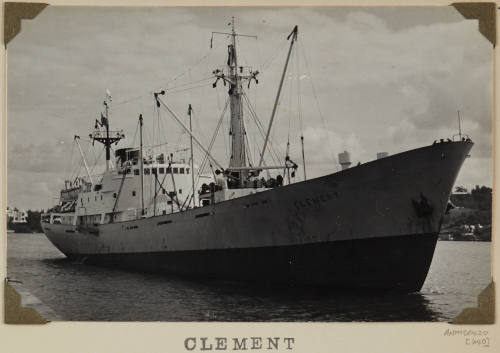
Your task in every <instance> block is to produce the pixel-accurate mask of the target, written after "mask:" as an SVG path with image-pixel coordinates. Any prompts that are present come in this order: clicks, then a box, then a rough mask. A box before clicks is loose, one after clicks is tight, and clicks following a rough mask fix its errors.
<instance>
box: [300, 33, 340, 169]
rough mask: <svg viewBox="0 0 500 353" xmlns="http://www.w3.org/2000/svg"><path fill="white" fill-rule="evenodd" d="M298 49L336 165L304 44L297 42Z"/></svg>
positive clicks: (334, 161)
mask: <svg viewBox="0 0 500 353" xmlns="http://www.w3.org/2000/svg"><path fill="white" fill-rule="evenodd" d="M299 48H301V49H302V56H303V57H304V62H305V64H306V70H307V75H308V77H309V82H310V83H311V88H312V92H313V96H314V99H315V100H316V106H317V108H318V113H319V116H320V118H321V122H322V123H323V128H324V129H325V131H326V133H327V135H328V143H329V144H330V148H329V150H330V154H331V157H332V161H333V163H336V159H335V155H334V152H333V144H332V141H331V138H330V134H328V129H327V128H326V122H325V118H324V116H323V113H322V112H321V107H320V105H319V101H318V96H317V95H316V89H315V88H314V84H313V80H312V76H311V71H310V70H309V64H308V61H307V56H306V53H305V48H304V44H303V43H302V41H299Z"/></svg>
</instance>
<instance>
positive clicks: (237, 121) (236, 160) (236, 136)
mask: <svg viewBox="0 0 500 353" xmlns="http://www.w3.org/2000/svg"><path fill="white" fill-rule="evenodd" d="M230 25H231V33H225V32H212V35H213V34H226V35H227V34H229V35H230V36H231V43H230V44H229V45H228V58H227V66H228V74H227V75H226V74H225V73H224V72H223V71H221V70H215V71H214V74H215V76H216V77H217V81H218V80H219V79H222V80H223V81H224V85H226V82H227V83H228V84H229V90H228V94H229V102H230V113H231V123H230V131H229V133H230V135H231V158H230V160H229V168H228V169H229V170H231V176H232V177H233V178H232V179H233V180H234V179H237V180H238V187H240V188H241V187H244V186H245V181H246V179H247V178H248V173H249V170H248V169H246V167H247V162H246V160H247V158H246V146H245V134H246V132H245V124H244V122H243V105H242V101H241V97H242V95H243V88H242V81H243V80H249V81H250V80H252V79H254V80H255V81H256V82H257V79H256V76H257V74H258V71H255V72H252V71H250V72H249V73H248V74H243V67H242V66H241V67H238V55H237V52H236V37H237V36H243V37H252V38H257V36H251V35H245V34H239V33H236V29H235V23H234V16H233V17H232V19H231V23H230ZM238 70H239V72H238ZM217 81H216V82H215V83H214V87H216V84H217Z"/></svg>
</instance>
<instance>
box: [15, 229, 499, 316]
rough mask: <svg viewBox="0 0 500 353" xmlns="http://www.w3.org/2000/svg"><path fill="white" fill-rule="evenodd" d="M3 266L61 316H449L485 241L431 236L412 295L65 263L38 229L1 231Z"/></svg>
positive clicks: (468, 295) (479, 284)
mask: <svg viewBox="0 0 500 353" xmlns="http://www.w3.org/2000/svg"><path fill="white" fill-rule="evenodd" d="M7 241H8V243H7V249H8V260H7V272H8V276H9V278H11V279H16V280H19V281H22V282H23V285H24V286H25V288H26V289H27V290H29V291H30V292H31V293H32V294H33V295H35V296H36V297H38V298H39V299H40V300H41V301H42V302H43V303H44V304H46V305H47V306H49V307H50V308H51V309H52V310H53V311H54V312H55V313H56V314H57V315H58V316H59V317H60V318H62V319H63V320H78V321H97V320H105V321H450V320H452V319H453V318H454V317H456V316H457V315H458V314H459V313H460V312H461V311H462V309H464V308H465V307H475V306H476V305H477V302H476V301H477V295H478V294H479V293H480V292H481V290H482V289H484V288H485V287H486V286H487V285H488V283H489V282H490V277H491V275H490V243H478V242H438V244H437V247H436V252H435V255H434V260H433V262H432V265H431V269H430V272H429V275H428V277H427V280H426V282H425V284H424V287H423V289H422V291H421V292H420V293H415V294H408V295H401V294H399V295H396V294H391V293H367V292H359V291H358V292H354V293H353V292H338V291H332V290H330V291H319V290H307V291H305V290H302V291H297V290H295V289H291V288H276V287H274V288H261V287H259V286H257V285H255V284H241V283H232V282H223V281H216V282H214V281H212V282H199V281H190V280H186V279H182V278H177V277H172V276H164V275H153V274H144V273H135V272H126V271H121V270H115V269H107V268H101V267H96V266H90V265H85V264H77V263H72V262H71V261H68V260H67V259H66V258H65V257H64V255H62V254H61V253H60V252H59V251H58V250H57V249H56V248H54V247H53V246H52V245H51V244H50V242H49V241H48V240H47V238H45V236H44V235H43V234H14V233H11V234H8V240H7Z"/></svg>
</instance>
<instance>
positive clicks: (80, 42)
mask: <svg viewBox="0 0 500 353" xmlns="http://www.w3.org/2000/svg"><path fill="white" fill-rule="evenodd" d="M233 15H234V16H235V17H236V20H237V30H238V31H239V32H241V33H244V34H251V35H253V34H255V35H257V36H258V37H259V39H258V40H255V39H252V38H246V37H240V38H238V42H237V46H238V49H239V56H240V63H242V65H248V66H251V67H252V68H253V69H256V70H260V71H261V73H260V74H259V84H258V85H255V84H253V83H252V86H251V88H250V90H249V91H248V96H249V98H250V100H251V102H252V104H253V105H254V108H255V110H256V111H257V114H258V115H259V118H260V120H261V123H262V125H263V126H264V127H265V128H267V125H268V121H269V117H270V113H271V110H272V106H273V104H274V99H275V96H276V88H277V84H278V82H279V79H280V75H281V72H282V69H283V64H284V60H285V55H286V52H287V50H288V45H289V42H288V41H286V36H287V35H288V34H289V33H290V31H291V30H292V28H293V26H294V25H295V24H297V25H299V42H298V45H297V47H296V48H297V50H298V53H299V55H298V56H293V57H292V63H291V65H290V71H289V77H294V78H296V77H300V85H301V93H302V95H301V104H300V105H299V104H298V102H297V100H296V98H294V92H296V91H297V88H298V87H297V83H296V81H295V80H286V83H285V87H284V88H283V92H282V99H281V102H280V105H279V109H278V115H277V116H276V120H275V122H274V126H273V127H274V128H273V131H272V136H273V140H275V141H279V143H280V148H281V152H280V153H281V154H284V150H285V148H286V146H285V144H286V141H287V139H288V137H289V138H290V141H291V144H292V146H291V154H292V159H294V160H295V161H300V160H301V154H300V134H301V132H303V133H304V136H305V148H306V160H307V161H308V166H309V167H310V168H311V169H310V172H309V173H308V177H313V176H319V175H322V174H325V173H328V172H332V171H334V170H336V168H338V163H337V160H336V159H337V154H338V153H339V152H341V151H343V150H348V151H350V152H351V156H352V158H353V160H354V161H358V160H360V161H362V162H365V161H368V160H372V159H374V158H375V153H376V152H378V151H387V152H390V153H397V152H400V151H402V150H404V149H408V148H414V147H420V146H422V145H428V144H431V143H432V141H433V140H435V139H437V138H442V137H449V136H451V135H452V134H454V133H456V132H457V121H456V114H457V110H460V113H461V116H462V127H463V131H464V132H465V133H468V134H469V135H470V136H471V137H472V138H473V140H474V141H475V142H476V145H475V146H474V148H473V150H472V157H471V158H470V159H469V160H468V161H467V163H466V165H465V166H464V168H463V169H462V172H461V173H460V176H459V179H458V181H457V183H461V184H465V185H466V186H470V185H475V184H488V183H489V185H491V174H492V168H491V163H488V161H491V138H492V137H491V115H492V111H491V107H492V88H491V87H492V50H491V45H490V43H489V42H487V41H486V40H485V39H484V38H483V37H482V36H481V35H480V34H479V32H478V30H477V21H475V20H464V19H463V18H462V17H461V16H460V15H459V14H458V13H457V12H456V10H454V9H453V8H452V7H443V8H441V7H439V8H432V9H430V8H359V7H356V8H349V7H342V8H309V7H301V8H273V7H270V8H244V9H241V8H229V7H223V8H180V7H176V8H140V7H138V8H107V7H99V8H96V7H77V8H76V7H57V6H54V7H49V8H47V9H45V10H44V11H43V12H42V13H41V14H40V15H39V16H37V18H36V19H34V20H32V21H25V22H23V30H22V31H21V33H20V34H19V35H18V36H17V37H16V38H15V39H14V40H13V41H12V42H11V43H9V58H8V78H9V80H8V86H7V90H8V107H7V109H8V139H9V141H8V163H9V165H8V187H9V202H12V205H14V206H16V205H17V206H18V207H30V206H31V204H30V197H31V200H32V201H31V202H32V203H33V204H38V205H43V204H45V205H46V207H48V206H49V205H50V204H51V203H52V202H53V201H54V200H53V199H52V196H53V195H57V194H58V190H59V188H60V186H61V184H62V180H63V179H64V177H67V176H68V175H69V176H71V173H73V172H76V170H77V164H78V163H77V162H78V161H79V160H78V158H79V157H78V154H76V157H74V158H73V162H71V163H70V162H69V161H68V159H70V158H69V157H68V156H70V155H71V149H72V147H71V146H72V144H73V142H72V140H73V136H74V135H75V134H79V135H80V136H82V139H83V136H87V134H88V132H90V130H91V128H92V125H93V121H94V119H95V118H98V117H99V115H100V112H101V110H102V100H103V98H104V92H105V89H106V88H108V89H110V91H111V93H112V95H113V100H114V102H113V106H112V115H111V124H112V127H113V128H120V129H124V130H125V133H126V135H127V140H125V141H123V142H121V143H120V145H119V146H125V145H132V144H133V143H134V137H135V143H137V132H136V131H137V117H138V115H139V114H140V113H142V114H143V116H144V119H145V125H146V130H147V131H148V132H147V134H146V135H147V143H149V144H155V143H159V142H162V143H163V142H168V143H169V145H168V146H169V148H174V147H175V145H176V144H178V143H180V144H186V143H187V141H186V136H184V137H183V138H179V135H180V132H181V129H180V128H179V127H178V126H177V125H176V123H175V122H173V120H172V119H170V118H169V117H168V115H167V114H166V113H165V112H161V113H160V115H159V116H158V115H157V112H156V110H155V107H154V101H153V98H152V92H153V91H154V90H157V89H159V88H167V95H166V96H165V101H166V102H168V104H169V105H170V106H171V107H172V109H174V110H175V111H176V112H177V113H178V114H179V116H181V118H183V119H186V118H187V117H186V113H185V112H186V108H187V105H188V104H192V105H193V108H194V109H195V116H194V126H195V133H196V134H197V135H198V136H200V137H201V139H202V140H204V141H205V142H208V141H210V138H211V135H212V132H213V131H214V129H215V126H216V123H217V120H218V117H219V114H220V112H221V110H222V107H223V106H224V102H225V100H226V97H225V93H226V92H225V88H224V87H223V86H222V85H219V86H218V87H217V89H213V88H212V87H211V84H212V82H213V81H212V80H211V79H210V74H211V72H212V70H213V69H215V68H217V67H220V66H221V65H223V64H224V63H225V61H226V55H227V49H226V45H227V38H225V37H224V36H216V37H214V40H213V48H212V49H210V37H211V32H212V31H224V30H228V29H229V27H227V26H226V24H227V21H228V19H230V18H231V16H233ZM297 57H298V59H299V64H298V68H299V70H297V64H296V59H297ZM264 63H267V66H266V67H264V68H263V69H261V67H260V66H259V65H261V64H264ZM202 79H206V80H205V81H203V82H199V83H196V84H191V85H187V84H188V83H189V82H193V81H197V80H202ZM293 82H295V83H293ZM292 83H293V85H292ZM202 84H203V85H204V86H203V87H201V85H202ZM181 85H184V86H181ZM174 86H178V87H187V88H189V87H194V89H192V90H182V89H178V90H177V91H174V90H172V88H173V87H174ZM299 109H300V114H299ZM245 114H246V115H245V118H246V123H247V125H248V132H249V139H250V142H251V145H252V149H253V151H254V158H255V156H257V155H258V152H257V151H258V149H259V148H261V147H262V143H263V138H262V137H261V136H260V133H259V132H258V131H257V128H256V127H255V126H254V123H253V119H252V118H251V117H250V116H249V114H248V112H247V111H245ZM152 131H154V133H153V132H152ZM228 136H229V135H228V127H227V118H226V119H225V121H224V124H223V128H222V129H221V131H220V134H219V138H218V140H217V141H216V143H215V145H214V148H213V154H214V155H216V156H217V158H218V159H219V160H220V161H221V162H225V163H227V160H228V158H229V153H228V149H229V143H228ZM60 141H64V144H60ZM82 146H83V147H84V148H85V152H86V154H87V156H88V159H89V160H90V161H91V164H93V163H94V162H93V161H94V160H95V159H96V158H97V157H98V153H97V152H95V153H94V154H93V152H91V149H90V148H88V147H89V146H88V144H87V143H84V141H83V140H82ZM195 158H196V160H201V158H202V156H201V154H200V153H199V151H197V153H196V156H195ZM281 158H283V156H281ZM68 165H69V166H68ZM101 165H102V156H101ZM30 183H31V184H32V185H35V184H36V185H37V187H36V191H33V192H31V194H30V193H28V192H27V191H26V185H29V184H30ZM35 200H36V201H35Z"/></svg>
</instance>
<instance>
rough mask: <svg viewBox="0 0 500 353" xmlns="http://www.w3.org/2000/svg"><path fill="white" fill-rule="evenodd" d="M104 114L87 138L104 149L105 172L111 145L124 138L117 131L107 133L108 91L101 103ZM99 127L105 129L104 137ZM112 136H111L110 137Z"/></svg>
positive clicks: (109, 96)
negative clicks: (101, 145)
mask: <svg viewBox="0 0 500 353" xmlns="http://www.w3.org/2000/svg"><path fill="white" fill-rule="evenodd" d="M103 104H104V110H105V113H104V115H102V113H101V121H99V120H96V125H95V130H94V133H93V134H90V135H89V137H90V138H91V139H92V140H93V141H97V142H100V143H102V144H103V145H104V147H105V148H106V171H109V163H110V160H111V145H112V144H113V143H118V141H120V140H121V139H122V138H124V137H125V135H123V133H121V132H118V131H109V108H110V105H111V94H110V93H109V91H108V90H106V100H105V101H104V102H103ZM99 125H100V126H102V127H104V128H105V129H106V131H105V135H103V133H102V132H101V130H100V129H99ZM110 133H112V134H113V136H111V135H110Z"/></svg>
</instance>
